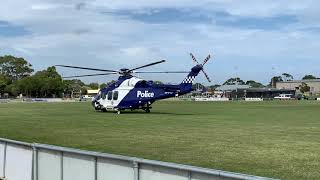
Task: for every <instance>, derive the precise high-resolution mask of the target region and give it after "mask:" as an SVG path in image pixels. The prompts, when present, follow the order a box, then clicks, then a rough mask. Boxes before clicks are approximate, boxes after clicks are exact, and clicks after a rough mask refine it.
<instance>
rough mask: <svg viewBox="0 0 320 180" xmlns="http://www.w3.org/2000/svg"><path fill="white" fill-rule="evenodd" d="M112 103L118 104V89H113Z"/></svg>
mask: <svg viewBox="0 0 320 180" xmlns="http://www.w3.org/2000/svg"><path fill="white" fill-rule="evenodd" d="M112 94H113V95H112V105H118V104H119V102H118V99H119V91H113V93H112Z"/></svg>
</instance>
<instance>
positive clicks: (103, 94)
mask: <svg viewBox="0 0 320 180" xmlns="http://www.w3.org/2000/svg"><path fill="white" fill-rule="evenodd" d="M100 96H101V98H102V99H106V93H105V92H101V95H99V97H98V99H100Z"/></svg>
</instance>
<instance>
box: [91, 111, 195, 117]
mask: <svg viewBox="0 0 320 180" xmlns="http://www.w3.org/2000/svg"><path fill="white" fill-rule="evenodd" d="M97 112H100V113H107V114H117V113H116V112H110V111H109V112H102V111H97ZM121 114H144V115H174V116H193V115H196V114H192V113H170V112H159V111H158V112H150V113H146V112H143V111H122V112H121ZM121 114H120V115H121Z"/></svg>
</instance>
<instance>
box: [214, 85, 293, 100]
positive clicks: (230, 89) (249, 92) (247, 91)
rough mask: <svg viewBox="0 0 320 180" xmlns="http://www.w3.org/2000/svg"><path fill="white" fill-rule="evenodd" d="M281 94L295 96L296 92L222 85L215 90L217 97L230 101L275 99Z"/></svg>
mask: <svg viewBox="0 0 320 180" xmlns="http://www.w3.org/2000/svg"><path fill="white" fill-rule="evenodd" d="M280 94H292V95H295V90H290V89H276V88H251V87H250V86H249V85H222V86H220V87H218V88H216V90H215V96H216V97H226V98H229V99H244V98H263V99H273V98H274V97H276V96H279V95H280Z"/></svg>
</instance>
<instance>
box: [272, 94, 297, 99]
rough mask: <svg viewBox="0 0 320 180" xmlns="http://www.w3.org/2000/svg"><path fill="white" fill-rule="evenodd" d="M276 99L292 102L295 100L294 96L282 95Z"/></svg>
mask: <svg viewBox="0 0 320 180" xmlns="http://www.w3.org/2000/svg"><path fill="white" fill-rule="evenodd" d="M274 99H279V100H291V99H295V98H294V95H293V94H280V95H279V96H276V97H274Z"/></svg>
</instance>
